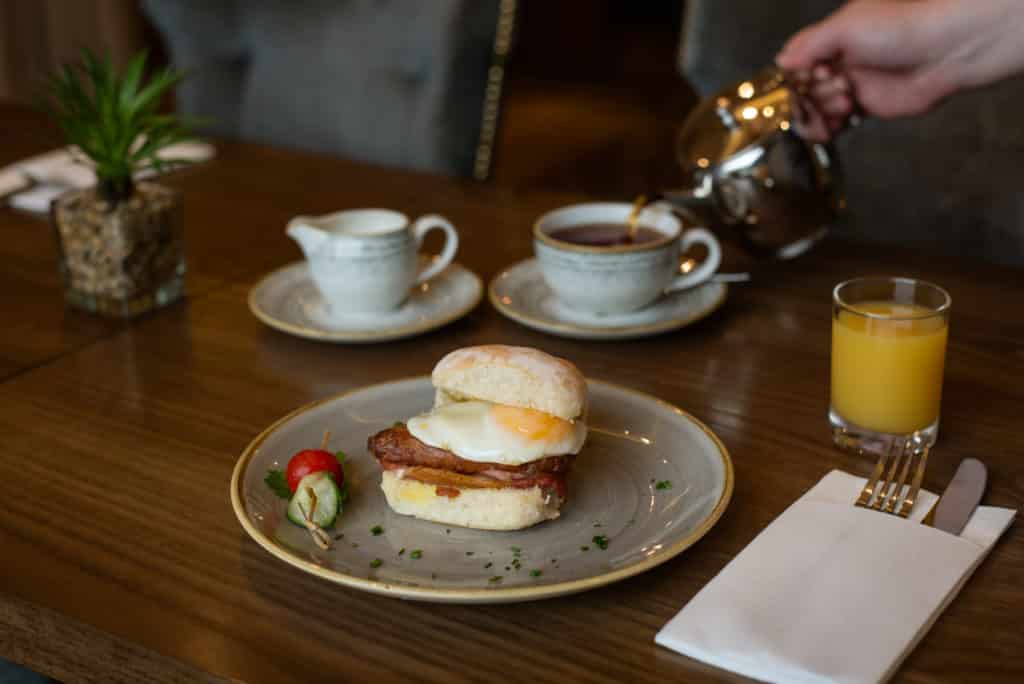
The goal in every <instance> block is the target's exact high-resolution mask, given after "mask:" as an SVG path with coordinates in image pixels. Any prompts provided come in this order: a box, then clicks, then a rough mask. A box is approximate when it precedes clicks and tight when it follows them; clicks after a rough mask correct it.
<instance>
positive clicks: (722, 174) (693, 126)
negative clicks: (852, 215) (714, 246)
mask: <svg viewBox="0 0 1024 684" xmlns="http://www.w3.org/2000/svg"><path fill="white" fill-rule="evenodd" d="M811 114H812V113H811V112H809V111H808V107H807V103H806V101H805V100H804V99H803V98H802V97H801V96H800V94H799V93H798V92H797V89H796V88H795V87H794V86H793V85H792V84H790V83H788V82H787V81H786V78H785V75H784V74H783V73H782V72H781V71H780V70H778V69H774V68H772V69H767V70H765V71H763V72H761V73H759V74H758V75H757V76H755V77H753V78H750V79H748V80H745V81H743V82H742V83H738V84H736V85H734V86H730V87H728V88H726V89H724V90H722V91H721V92H719V93H718V94H716V95H713V96H711V97H709V98H707V99H705V100H704V101H703V102H701V103H700V104H699V105H698V106H697V107H696V108H695V109H694V111H693V112H692V113H691V114H690V115H689V117H687V119H686V121H685V122H684V124H683V126H682V128H681V129H680V132H679V137H678V139H677V143H676V157H677V159H678V161H679V164H680V166H681V167H682V168H683V171H684V173H685V181H686V185H685V187H684V188H683V189H677V190H666V191H663V192H662V193H661V195H662V198H663V199H665V200H667V201H668V202H671V203H672V204H673V205H674V207H675V208H676V209H677V210H678V211H679V212H680V213H681V214H683V215H685V216H688V217H690V218H691V219H692V220H693V221H695V222H697V223H699V224H700V225H704V226H707V227H709V228H713V229H717V230H724V231H729V230H732V231H737V230H738V232H739V234H740V235H741V237H742V238H743V239H744V241H745V242H746V243H747V244H748V245H749V246H750V247H752V248H753V249H754V250H755V251H757V252H760V253H767V254H770V255H773V256H776V257H779V258H783V259H788V258H791V257H794V256H797V255H798V254H801V253H803V252H804V251H806V250H807V249H808V248H810V247H811V246H812V245H813V244H814V243H815V242H816V241H817V240H818V239H820V238H821V237H822V236H823V235H824V234H825V233H826V232H827V230H828V227H829V225H830V224H831V223H832V222H833V221H834V220H835V218H836V216H837V214H838V212H839V211H840V210H841V209H842V208H843V207H844V204H845V202H844V199H843V194H842V183H841V176H840V169H839V165H838V161H837V158H836V154H835V151H834V149H833V148H832V147H831V146H830V145H827V144H818V143H812V142H809V141H806V140H804V139H803V138H802V137H800V135H799V134H798V131H797V128H798V125H799V123H800V122H801V121H803V120H805V119H804V117H806V116H808V115H811Z"/></svg>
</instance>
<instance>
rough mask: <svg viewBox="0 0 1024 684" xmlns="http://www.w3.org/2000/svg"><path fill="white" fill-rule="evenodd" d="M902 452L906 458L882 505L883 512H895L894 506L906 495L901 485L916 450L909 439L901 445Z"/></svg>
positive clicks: (903, 484) (904, 480)
mask: <svg viewBox="0 0 1024 684" xmlns="http://www.w3.org/2000/svg"><path fill="white" fill-rule="evenodd" d="M901 448H902V450H903V454H904V455H906V459H905V460H904V461H903V468H901V469H900V479H899V482H897V483H896V487H895V489H893V491H892V495H891V496H890V498H889V502H888V503H887V504H886V505H885V506H883V507H882V511H883V512H884V513H892V514H894V515H895V514H896V510H897V509H896V507H897V506H901V505H902V503H903V501H904V500H905V498H906V496H905V494H904V492H903V487H904V486H905V485H906V484H907V473H909V472H910V464H911V463H912V462H913V460H914V455H915V454H916V450H915V449H914V448H913V444H912V443H911V441H910V440H909V439H908V440H905V441H904V442H903V445H902V447H901Z"/></svg>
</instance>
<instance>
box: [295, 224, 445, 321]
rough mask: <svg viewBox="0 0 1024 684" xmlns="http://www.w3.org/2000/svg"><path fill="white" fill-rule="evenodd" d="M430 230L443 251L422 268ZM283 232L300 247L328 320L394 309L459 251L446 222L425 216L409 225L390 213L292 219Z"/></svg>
mask: <svg viewBox="0 0 1024 684" xmlns="http://www.w3.org/2000/svg"><path fill="white" fill-rule="evenodd" d="M435 228H436V229H439V230H442V231H444V233H445V244H444V249H443V250H442V251H441V254H440V255H439V256H438V257H436V258H435V259H434V260H433V261H432V262H431V263H430V264H428V265H426V266H424V267H421V266H420V263H419V248H420V245H421V244H422V243H423V237H424V236H425V235H426V234H427V232H429V231H431V230H433V229H435ZM285 232H286V233H287V234H288V236H289V237H291V238H292V239H293V240H295V241H296V242H297V243H299V246H300V247H301V248H302V252H303V254H305V255H306V261H308V262H309V269H310V273H311V274H312V276H313V282H315V283H316V286H317V289H319V290H320V294H321V295H322V296H323V298H324V300H325V303H326V304H327V306H328V308H329V309H330V312H331V314H332V315H339V316H342V315H345V314H371V313H382V312H386V311H390V310H393V309H396V308H398V307H399V306H401V304H402V303H403V302H404V301H405V300H406V298H407V297H408V296H409V290H410V288H411V287H412V286H413V285H418V284H420V283H423V282H425V281H427V280H429V279H431V278H433V277H434V276H436V275H437V274H438V273H440V272H441V271H443V270H444V269H445V268H446V267H447V266H448V264H450V263H451V262H452V259H454V258H455V252H456V251H457V250H458V247H459V235H458V233H457V232H456V231H455V227H454V226H452V224H451V223H450V222H449V221H448V220H447V219H445V218H443V217H441V216H436V215H429V216H423V217H421V218H418V219H416V221H413V222H410V220H409V217H408V216H406V215H405V214H402V213H400V212H397V211H391V210H390V209H352V210H348V211H339V212H335V213H333V214H327V215H325V216H297V217H296V218H294V219H292V220H291V221H290V222H289V223H288V228H287V230H286V231H285Z"/></svg>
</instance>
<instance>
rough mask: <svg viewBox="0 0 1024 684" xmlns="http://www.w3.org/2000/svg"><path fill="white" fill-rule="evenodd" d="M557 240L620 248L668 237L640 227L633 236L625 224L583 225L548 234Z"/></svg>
mask: <svg viewBox="0 0 1024 684" xmlns="http://www.w3.org/2000/svg"><path fill="white" fill-rule="evenodd" d="M548 235H550V236H551V237H552V238H554V239H555V240H560V241H562V242H569V243H571V244H574V245H583V246H585V247H620V246H624V245H642V244H644V243H645V242H654V241H656V240H660V239H663V238H665V237H667V236H666V235H665V234H664V233H661V232H658V231H657V230H655V229H654V228H648V227H646V226H638V227H637V229H636V231H635V232H634V233H633V234H632V235H631V234H630V232H629V226H627V225H625V224H623V223H583V224H580V225H578V226H569V227H567V228H559V229H557V230H552V231H551V232H549V233H548Z"/></svg>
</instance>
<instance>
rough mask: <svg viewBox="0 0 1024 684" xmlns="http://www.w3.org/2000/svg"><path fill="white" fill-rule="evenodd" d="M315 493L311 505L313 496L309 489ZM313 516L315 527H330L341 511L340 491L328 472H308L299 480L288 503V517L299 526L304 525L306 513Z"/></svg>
mask: <svg viewBox="0 0 1024 684" xmlns="http://www.w3.org/2000/svg"><path fill="white" fill-rule="evenodd" d="M310 489H312V490H313V494H315V495H316V506H315V507H314V506H313V497H311V496H310V495H309V490H310ZM303 511H305V513H310V514H311V515H312V516H313V522H314V523H316V525H317V527H330V526H331V525H333V524H334V520H335V519H336V518H337V517H338V513H339V512H340V511H341V493H340V492H339V491H338V485H337V484H336V483H335V482H334V478H333V477H331V475H330V473H327V472H323V471H321V472H318V473H310V474H309V475H307V476H306V477H304V478H302V479H301V480H299V487H298V489H297V490H296V492H295V495H294V496H292V500H291V501H290V502H289V503H288V519H289V520H291V521H292V522H293V523H295V524H296V525H298V526H299V527H305V526H306V523H305V520H306V515H305V513H303Z"/></svg>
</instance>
